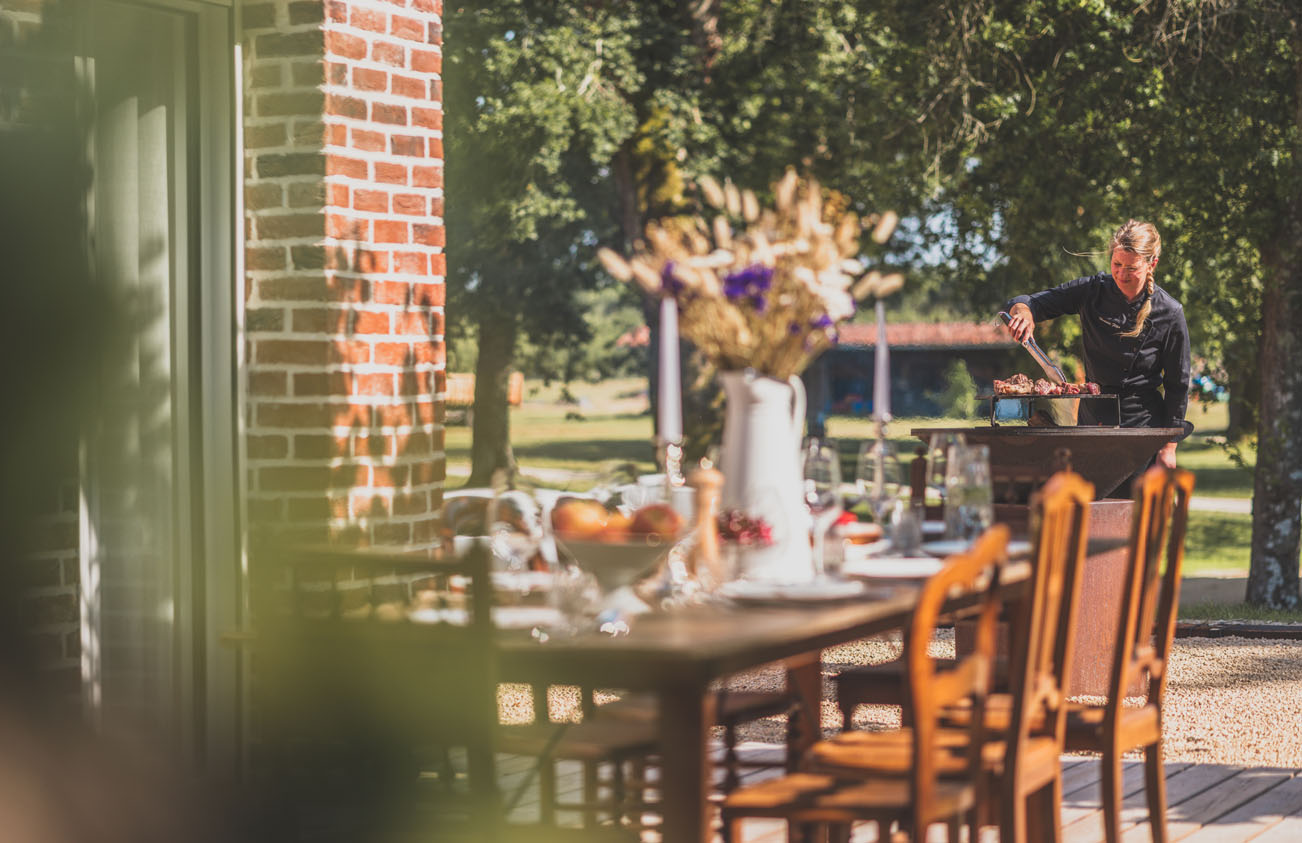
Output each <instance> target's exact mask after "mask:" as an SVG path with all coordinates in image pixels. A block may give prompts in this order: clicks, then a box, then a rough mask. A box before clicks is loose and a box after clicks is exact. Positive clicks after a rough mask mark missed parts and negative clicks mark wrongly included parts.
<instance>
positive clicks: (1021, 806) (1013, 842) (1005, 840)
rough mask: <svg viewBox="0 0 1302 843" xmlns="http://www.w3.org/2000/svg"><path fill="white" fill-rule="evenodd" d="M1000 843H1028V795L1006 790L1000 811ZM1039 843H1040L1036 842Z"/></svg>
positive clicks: (1014, 790)
mask: <svg viewBox="0 0 1302 843" xmlns="http://www.w3.org/2000/svg"><path fill="white" fill-rule="evenodd" d="M999 840H1000V843H1026V841H1027V837H1026V794H1023V793H1018V792H1017V791H1016V789H1015V788H1011V787H1010V788H1006V789H1005V794H1004V800H1003V804H1002V805H1001V806H1000V809H999ZM1036 843H1039V841H1036Z"/></svg>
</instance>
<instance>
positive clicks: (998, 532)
mask: <svg viewBox="0 0 1302 843" xmlns="http://www.w3.org/2000/svg"><path fill="white" fill-rule="evenodd" d="M1007 542H1008V531H1007V529H1006V528H1004V527H1000V526H997V527H994V528H993V529H991V530H989V531H988V532H987V533H986V534H985V535H984V536H982V537H981V538H980V539H979V540H978V541H977V543H976V545H975V546H974V547H973V549H972V550H971V551H970V552H968V553H965V554H959V555H957V556H954V557H951V558H950V559H949V560H948V562H947V564H946V565H945V567H944V568H943V569H942V570H941V571H940V572H939V573H937V574H936V575H935V576H933V577H931V578H930V579H929V580H927V582H926V583H925V584H924V585H923V587H922V590H921V593H920V595H919V597H918V604H917V607H916V609H915V610H914V613H913V617H912V619H911V621H910V624H909V628H908V630H907V631H906V635H905V653H906V655H905V658H906V660H907V664H908V684H909V696H908V705H909V707H910V709H911V713H912V718H911V721H912V723H913V726H911V727H905V728H902V729H900V730H897V731H893V732H878V733H867V732H859V733H855V735H856V740H855V741H854V742H853V744H850V745H847V744H838V743H835V742H827V741H825V742H821V743H820V744H816V745H815V746H814V748H813V750H812V752H811V754H810V757H811V758H813V759H816V762H815V764H816V766H819V767H824V768H825V769H821V770H811V771H810V772H799V773H792V774H789V775H786V776H783V777H782V778H778V779H773V780H769V781H765V782H762V783H759V784H755V785H750V786H747V787H742V788H740V789H738V790H737V791H735V792H734V793H732V794H731V795H729V796H728V797H727V798H726V799H725V800H724V802H723V809H722V812H723V822H724V826H725V829H726V830H727V832H728V834H729V835H730V838H731V839H733V840H740V839H741V837H740V831H741V828H740V824H741V822H742V821H743V820H744V819H746V818H749V817H776V818H781V819H785V820H786V821H787V822H788V823H789V824H790V825H792V826H793V827H797V828H804V827H806V826H809V825H824V826H829V827H831V828H832V830H834V831H835V832H836V833H837V834H838V835H840V836H842V837H844V836H846V835H847V834H848V831H849V828H850V826H851V825H852V824H853V823H855V822H863V821H870V822H876V823H877V824H878V828H879V835H878V836H879V839H885V837H886V831H887V830H888V829H889V827H890V826H891V825H892V824H894V823H898V824H899V825H900V826H901V827H903V828H904V829H907V830H908V831H909V832H910V833H912V834H913V835H914V836H915V837H916V838H917V839H924V838H925V837H926V830H927V828H928V827H929V826H931V825H932V824H933V823H937V822H944V823H946V824H947V826H948V827H949V831H950V839H951V840H957V839H958V836H957V833H958V829H959V827H960V824H961V821H962V818H963V816H964V815H965V814H967V813H968V812H969V811H971V810H972V809H973V808H974V807H975V806H976V805H978V804H980V802H981V801H982V787H983V776H982V773H981V771H982V757H981V753H982V748H983V747H984V746H985V738H984V717H981V716H977V717H974V718H971V719H970V721H969V725H968V727H967V728H966V729H961V730H959V729H948V728H943V727H942V726H941V724H940V722H939V715H940V712H941V711H942V709H943V708H944V707H945V706H949V705H954V704H956V703H958V702H960V701H968V702H969V704H970V705H971V706H972V707H973V710H974V711H976V712H983V711H984V699H985V695H986V693H987V690H988V687H989V682H990V676H991V673H992V669H993V664H994V648H995V641H994V639H995V623H996V619H997V617H998V614H999V605H1000V604H999V597H998V594H999V570H1000V567H1001V563H1002V560H1003V558H1004V554H1005V548H1006V545H1007ZM956 592H957V593H958V594H956ZM960 595H970V596H971V599H974V600H975V601H976V604H977V606H978V607H979V619H978V621H977V634H976V647H975V649H974V651H973V652H972V653H971V654H969V655H966V656H964V657H962V658H960V659H958V660H957V661H956V662H955V664H954V667H953V669H952V670H946V671H937V670H935V664H934V662H933V660H932V659H931V658H930V657H929V656H928V655H927V645H928V644H929V642H930V641H931V637H932V633H933V632H934V631H935V628H936V623H937V621H938V620H939V618H940V616H941V612H942V610H943V608H944V607H945V605H946V604H947V603H948V602H949V601H951V600H952V599H955V597H956V596H960ZM847 755H853V756H855V757H856V758H868V759H872V760H873V761H874V762H875V763H876V764H877V765H878V768H879V770H880V772H881V774H880V775H869V776H865V775H864V774H863V772H862V770H861V768H859V767H858V766H857V765H856V764H854V763H852V764H850V765H849V766H848V767H846V768H841V767H839V765H836V764H834V763H831V764H820V763H818V761H817V759H822V760H824V761H826V760H828V758H829V756H831V757H844V756H847Z"/></svg>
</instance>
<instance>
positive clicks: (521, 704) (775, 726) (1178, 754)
mask: <svg viewBox="0 0 1302 843" xmlns="http://www.w3.org/2000/svg"><path fill="white" fill-rule="evenodd" d="M932 651H933V653H934V654H935V655H944V654H949V655H952V654H953V638H952V635H950V634H948V633H946V632H943V631H942V632H941V633H940V634H939V635H938V636H937V640H936V642H935V643H934V644H933V647H932ZM899 652H900V644H899V638H898V636H896V637H887V638H877V639H870V640H867V641H860V642H856V643H854V644H849V645H845V646H841V647H836V648H834V649H831V650H828V651H827V652H826V653H825V654H824V659H823V668H824V671H823V673H824V686H823V692H824V693H823V730H824V732H825V733H827V734H833V733H835V732H838V731H840V729H841V715H840V712H839V711H837V709H836V706H835V704H834V703H833V702H832V698H831V695H832V693H833V689H832V683H831V679H830V677H831V676H834V675H835V674H836V673H837V672H839V671H840V670H842V669H844V668H846V667H850V666H853V665H858V664H867V663H870V662H879V661H886V660H888V659H892V658H895V657H896V656H897V655H898V654H899ZM782 683H783V673H782V670H781V669H780V668H778V667H770V668H766V669H763V670H758V671H754V672H751V673H747V674H743V675H740V676H736V677H734V678H733V679H731V680H730V681H729V682H728V686H729V687H732V688H737V689H769V688H778V687H781V686H782ZM578 701H579V696H578V692H577V690H574V689H563V688H553V689H552V690H551V694H550V708H551V713H552V719H554V720H562V719H574V718H576V717H577V716H578ZM499 709H500V711H501V714H502V717H503V720H504V721H505V722H528V721H529V720H530V719H531V718H532V706H531V704H530V697H529V692H528V688H527V687H526V686H520V685H504V686H503V687H502V690H501V693H500V694H499ZM898 724H899V714H898V711H897V710H895V709H891V708H877V707H869V706H861V707H860V708H859V709H858V711H857V712H856V713H855V722H854V726H855V728H858V729H886V728H891V727H893V726H896V725H898ZM740 732H741V734H740V735H739V737H740V739H741V740H747V741H764V742H772V743H776V742H780V741H782V740H783V739H784V736H785V724H784V722H783V718H769V719H767V720H763V721H760V722H758V723H754V724H750V725H748V726H746V727H744V728H743V729H741V730H740ZM1166 758H1167V760H1168V761H1193V762H1202V763H1222V764H1247V765H1271V766H1282V767H1302V642H1297V641H1268V640H1259V639H1247V638H1214V639H1213V638H1181V639H1177V640H1176V641H1175V643H1174V644H1173V646H1172V653H1171V676H1170V679H1169V680H1168V683H1167V691H1166Z"/></svg>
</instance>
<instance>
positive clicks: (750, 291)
mask: <svg viewBox="0 0 1302 843" xmlns="http://www.w3.org/2000/svg"><path fill="white" fill-rule="evenodd" d="M772 286H773V267H771V266H765V265H764V264H762V263H753V264H751V265H750V266H745V267H742V268H741V269H738V270H736V271H734V272H729V273H728V274H727V275H725V276H724V277H723V294H724V295H725V296H727V297H728V298H730V299H739V298H743V297H746V298H750V299H751V300H752V301H753V300H755V299H757V298H761V297H762V295H763V294H764V293H767V292H768V290H769V287H772Z"/></svg>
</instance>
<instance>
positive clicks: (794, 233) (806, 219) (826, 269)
mask: <svg viewBox="0 0 1302 843" xmlns="http://www.w3.org/2000/svg"><path fill="white" fill-rule="evenodd" d="M698 186H699V187H700V189H701V193H702V195H703V196H704V198H705V200H706V202H708V203H709V204H710V205H711V206H712V207H713V208H714V209H716V210H717V211H718V214H717V215H716V216H715V217H714V219H713V221H711V222H707V221H706V220H705V219H704V218H702V217H700V216H695V217H672V218H668V219H665V220H661V221H658V222H652V223H650V224H648V225H647V229H646V242H645V245H644V246H643V247H642V248H640V249H639V251H638V253H637V254H635V255H634V256H633V258H632V259H631V260H625V259H624V258H623V257H621V256H620V255H619V254H617V253H616V252H614V251H612V250H611V249H601V250H600V252H599V253H598V255H599V257H600V259H601V262H602V265H603V266H604V267H605V268H606V271H607V272H609V273H610V274H611V275H612V276H614V277H615V278H618V279H620V280H622V281H631V282H633V283H636V284H637V285H638V286H640V287H641V288H642V289H643V290H645V291H646V292H647V293H649V294H651V295H654V296H666V295H667V296H672V297H673V298H674V299H675V301H676V302H677V303H678V309H679V330H680V331H681V333H682V335H683V336H684V337H686V338H687V339H689V340H691V341H692V343H693V344H694V345H695V346H696V348H697V349H698V350H699V351H700V352H701V353H702V354H703V355H704V356H705V358H706V359H707V360H708V361H709V362H710V363H711V364H712V366H713V367H714V368H716V369H718V370H722V371H733V370H740V369H744V368H747V367H749V368H752V369H755V370H756V371H758V372H760V373H762V374H765V375H771V376H773V377H775V378H778V379H780V380H786V379H788V378H789V377H790V376H791V375H796V374H799V373H800V372H802V371H804V369H805V367H806V366H808V365H809V363H810V361H812V360H813V359H814V358H815V357H817V356H818V355H819V354H820V353H821V352H822V351H823V350H825V349H826V348H828V347H829V346H831V345H833V344H834V343H835V342H836V336H837V333H836V328H837V325H839V324H840V323H842V322H844V321H845V320H847V319H849V318H850V317H851V316H852V315H853V314H854V311H855V303H856V302H857V301H859V300H861V299H863V298H865V297H867V296H876V297H878V298H882V297H885V296H887V295H890V294H891V293H893V292H894V291H895V290H897V289H899V287H900V286H901V284H903V282H904V277H903V276H902V275H900V274H899V273H891V274H886V275H883V274H882V273H881V272H879V271H877V270H873V271H871V272H865V267H864V266H863V264H862V262H861V261H860V260H859V257H858V255H859V235H860V231H861V229H862V226H861V223H860V220H859V218H858V217H857V216H856V215H855V214H854V213H851V212H847V211H844V210H843V209H842V208H841V207H840V206H839V203H835V202H826V203H825V202H824V201H823V194H822V189H821V188H820V186H819V184H818V182H817V181H815V180H813V179H805V180H802V179H800V178H799V177H797V175H796V173H795V171H794V170H791V169H788V170H787V172H786V174H785V175H784V176H783V178H782V179H781V180H780V181H779V182H778V183H777V184H775V185H774V186H773V194H774V205H775V207H774V208H772V209H768V208H765V209H761V208H760V207H759V202H758V200H757V199H756V197H755V194H754V193H752V192H751V191H749V190H746V191H741V190H738V189H737V188H736V187H735V186H734V185H733V184H732V183H730V182H729V183H725V184H724V185H722V186H720V185H719V183H718V182H716V181H715V180H714V179H711V178H708V177H706V178H702V179H700V181H699V182H698ZM897 221H898V218H897V216H896V215H895V213H894V212H887V213H885V214H881V215H875V217H874V218H873V219H872V220H870V222H871V223H872V224H873V231H872V239H873V240H874V241H875V242H877V243H885V242H886V241H887V240H888V239H889V238H890V236H891V234H892V233H893V232H894V230H895V225H896V222H897Z"/></svg>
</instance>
